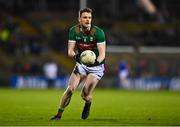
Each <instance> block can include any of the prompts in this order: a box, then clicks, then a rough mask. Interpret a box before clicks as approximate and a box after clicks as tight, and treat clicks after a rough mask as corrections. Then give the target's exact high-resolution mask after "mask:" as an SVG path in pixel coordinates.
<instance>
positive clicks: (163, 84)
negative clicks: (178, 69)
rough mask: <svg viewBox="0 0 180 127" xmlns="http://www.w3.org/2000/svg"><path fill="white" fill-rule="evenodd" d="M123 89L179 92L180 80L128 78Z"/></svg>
mask: <svg viewBox="0 0 180 127" xmlns="http://www.w3.org/2000/svg"><path fill="white" fill-rule="evenodd" d="M123 88H125V89H138V90H160V89H169V90H180V78H154V77H148V78H128V79H127V83H126V84H125V85H124V87H123Z"/></svg>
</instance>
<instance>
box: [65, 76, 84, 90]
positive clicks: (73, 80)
mask: <svg viewBox="0 0 180 127" xmlns="http://www.w3.org/2000/svg"><path fill="white" fill-rule="evenodd" d="M80 80H81V76H80V74H79V73H76V74H75V73H74V72H72V73H71V76H70V78H69V82H68V89H70V90H72V91H74V90H75V89H76V88H77V86H78V85H79V82H80Z"/></svg>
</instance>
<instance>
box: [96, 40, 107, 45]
mask: <svg viewBox="0 0 180 127" xmlns="http://www.w3.org/2000/svg"><path fill="white" fill-rule="evenodd" d="M101 44H106V42H105V41H103V42H98V43H97V45H101Z"/></svg>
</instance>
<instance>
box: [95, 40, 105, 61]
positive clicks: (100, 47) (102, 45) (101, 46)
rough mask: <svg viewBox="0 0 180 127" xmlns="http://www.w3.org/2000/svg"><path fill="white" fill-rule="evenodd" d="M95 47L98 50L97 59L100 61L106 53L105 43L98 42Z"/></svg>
mask: <svg viewBox="0 0 180 127" xmlns="http://www.w3.org/2000/svg"><path fill="white" fill-rule="evenodd" d="M97 49H98V51H99V56H98V57H97V61H98V62H99V63H101V62H102V61H103V60H104V59H105V55H106V43H98V44H97Z"/></svg>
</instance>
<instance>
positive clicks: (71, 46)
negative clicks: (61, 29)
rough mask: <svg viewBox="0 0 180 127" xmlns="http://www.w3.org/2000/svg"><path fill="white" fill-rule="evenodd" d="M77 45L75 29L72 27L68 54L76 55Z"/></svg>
mask: <svg viewBox="0 0 180 127" xmlns="http://www.w3.org/2000/svg"><path fill="white" fill-rule="evenodd" d="M75 47H76V40H75V31H74V29H73V27H72V28H71V29H70V31H69V40H68V56H70V57H74V56H75V55H76V52H75Z"/></svg>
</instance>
